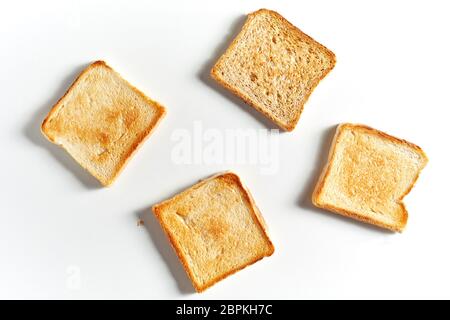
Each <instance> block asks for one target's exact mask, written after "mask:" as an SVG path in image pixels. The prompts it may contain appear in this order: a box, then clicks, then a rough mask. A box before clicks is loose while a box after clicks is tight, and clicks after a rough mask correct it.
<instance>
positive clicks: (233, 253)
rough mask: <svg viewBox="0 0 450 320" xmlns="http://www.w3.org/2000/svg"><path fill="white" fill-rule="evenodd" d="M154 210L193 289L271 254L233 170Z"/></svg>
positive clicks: (263, 226)
mask: <svg viewBox="0 0 450 320" xmlns="http://www.w3.org/2000/svg"><path fill="white" fill-rule="evenodd" d="M152 209H153V212H154V214H155V216H156V217H157V219H158V220H159V222H160V224H161V227H162V228H163V230H164V231H165V233H166V234H167V236H168V238H169V240H170V243H171V245H172V247H173V248H174V249H175V251H176V253H177V255H178V257H179V259H180V260H181V262H182V264H183V266H184V268H185V270H186V272H187V274H188V275H189V278H190V279H191V281H192V284H193V286H194V288H195V289H196V290H197V292H201V291H203V290H205V289H207V288H209V287H210V286H212V285H213V284H215V283H216V282H218V281H219V280H222V279H224V278H225V277H227V276H229V275H231V274H233V273H235V272H237V271H239V270H241V269H243V268H245V267H246V266H248V265H250V264H253V263H255V262H256V261H258V260H260V259H262V258H264V257H267V256H270V255H272V253H273V252H274V246H273V244H272V242H271V241H270V239H269V236H268V235H267V230H266V224H265V222H264V219H263V217H262V215H261V213H260V211H259V210H258V208H257V207H256V205H255V202H254V200H253V198H252V196H251V195H250V192H249V191H248V190H247V189H246V188H245V187H244V185H243V184H242V182H241V180H240V178H239V177H238V176H237V175H236V174H234V173H231V172H225V173H221V174H217V175H215V176H212V177H210V178H208V179H206V180H203V181H200V182H199V183H197V184H195V185H194V186H192V187H190V188H189V189H187V190H185V191H183V192H181V193H179V194H178V195H176V196H174V197H173V198H171V199H169V200H166V201H164V202H161V203H159V204H156V205H155V206H153V208H152Z"/></svg>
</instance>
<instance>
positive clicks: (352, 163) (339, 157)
mask: <svg viewBox="0 0 450 320" xmlns="http://www.w3.org/2000/svg"><path fill="white" fill-rule="evenodd" d="M427 162H428V159H427V156H426V155H425V153H424V152H423V151H422V149H421V148H419V147H418V146H416V145H414V144H412V143H410V142H407V141H405V140H402V139H398V138H395V137H393V136H390V135H388V134H386V133H384V132H381V131H379V130H375V129H373V128H370V127H367V126H364V125H358V124H348V123H345V124H341V125H340V126H338V128H337V131H336V134H335V137H334V141H333V144H332V147H331V149H330V153H329V158H328V163H327V165H326V166H325V168H324V170H323V172H322V175H321V177H320V178H319V181H318V183H317V185H316V188H315V190H314V193H313V196H312V201H313V203H314V204H315V205H316V206H317V207H320V208H324V209H327V210H330V211H333V212H336V213H339V214H342V215H345V216H349V217H351V218H355V219H358V220H361V221H364V222H367V223H371V224H374V225H377V226H379V227H383V228H387V229H390V230H393V231H402V230H403V229H404V227H405V226H406V222H407V219H408V213H407V211H406V208H405V205H404V204H403V202H402V199H403V198H404V197H405V195H406V194H408V193H409V191H410V190H411V188H412V187H413V185H414V183H415V182H416V180H417V178H418V176H419V173H420V172H421V170H422V169H423V168H424V167H425V165H426V163H427Z"/></svg>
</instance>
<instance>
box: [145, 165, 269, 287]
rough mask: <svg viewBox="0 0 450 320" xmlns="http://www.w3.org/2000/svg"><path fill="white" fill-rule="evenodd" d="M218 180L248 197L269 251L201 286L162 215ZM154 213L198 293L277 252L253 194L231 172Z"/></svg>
mask: <svg viewBox="0 0 450 320" xmlns="http://www.w3.org/2000/svg"><path fill="white" fill-rule="evenodd" d="M217 178H222V179H224V181H226V182H227V184H237V186H238V187H239V188H241V189H242V190H243V191H244V192H243V194H244V196H245V197H246V201H247V202H248V203H249V204H250V208H251V213H252V218H253V221H254V222H255V223H256V224H257V225H258V227H259V228H260V230H261V231H262V232H263V235H264V238H265V241H266V242H267V245H268V246H269V251H268V252H267V253H266V254H264V255H261V256H258V257H256V258H255V259H253V260H250V261H248V262H247V263H246V264H244V265H241V266H238V267H236V268H233V269H232V270H229V271H228V272H225V273H223V274H221V275H218V276H216V277H215V278H213V279H211V280H210V281H209V282H207V283H205V284H204V285H200V284H199V283H197V281H196V279H195V276H194V274H193V273H192V269H191V268H190V267H189V263H188V262H187V261H186V259H185V257H184V255H183V254H182V249H181V245H180V243H179V241H177V239H175V238H174V237H173V236H172V234H171V232H170V230H169V226H167V225H166V224H165V223H164V222H163V220H162V218H161V214H162V212H163V210H164V208H165V207H166V206H167V205H168V204H169V203H171V202H172V201H176V199H179V198H181V197H183V196H185V195H187V194H189V193H190V192H191V191H192V190H195V189H198V188H200V187H201V186H203V185H204V184H206V183H207V182H209V181H211V180H214V179H217ZM152 211H153V213H154V215H155V217H156V218H157V220H158V221H159V224H160V225H161V227H162V229H163V230H164V233H165V234H166V236H167V238H168V239H169V242H170V245H171V246H172V248H173V249H174V251H175V253H176V254H177V256H178V258H179V259H180V261H181V264H182V265H183V268H184V270H185V271H186V273H187V274H188V276H189V278H190V280H191V282H192V285H193V286H194V288H195V290H196V291H197V292H199V293H200V292H203V291H205V290H206V289H208V288H209V287H211V286H213V285H214V284H216V283H217V282H219V281H220V280H223V279H225V278H227V277H228V276H230V275H232V274H234V273H236V272H238V271H240V270H242V269H244V268H245V267H247V266H249V265H252V264H254V263H255V262H257V261H259V260H261V259H263V258H265V257H268V256H271V255H272V254H273V253H274V251H275V247H274V245H273V243H272V241H271V240H270V238H269V236H268V233H267V226H266V223H265V221H264V219H263V217H262V215H261V212H260V211H259V209H258V208H257V207H256V205H255V202H254V200H253V198H252V196H251V194H250V193H249V192H248V189H247V188H246V187H245V186H244V185H243V183H242V181H241V179H240V178H239V176H238V175H237V174H235V173H233V172H230V171H226V172H221V173H218V174H215V175H213V176H211V177H209V178H206V179H203V180H200V181H199V182H198V183H196V184H194V185H193V186H191V187H189V188H187V189H185V190H184V191H182V192H180V193H178V194H177V195H175V196H173V197H172V198H170V199H167V200H165V201H163V202H160V203H158V204H155V205H154V206H153V207H152Z"/></svg>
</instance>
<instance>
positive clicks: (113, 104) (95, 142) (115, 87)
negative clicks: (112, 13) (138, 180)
mask: <svg viewBox="0 0 450 320" xmlns="http://www.w3.org/2000/svg"><path fill="white" fill-rule="evenodd" d="M164 115H165V108H164V107H162V106H161V105H160V104H158V103H157V102H155V101H152V100H150V99H149V98H147V97H146V96H145V95H144V94H143V93H142V92H140V91H139V90H138V89H136V88H135V87H133V86H132V85H130V84H129V83H128V82H127V81H126V80H124V79H123V78H122V77H121V76H120V75H119V74H118V73H117V72H115V71H114V70H113V69H112V68H111V67H109V66H108V65H107V64H106V63H105V62H103V61H96V62H94V63H92V64H91V65H89V66H88V67H87V68H86V69H85V70H84V71H83V72H82V73H81V74H80V75H79V77H78V78H77V79H76V80H75V82H74V83H73V84H72V86H71V87H70V88H69V89H68V91H67V92H66V93H65V94H64V96H63V97H62V98H61V99H60V100H59V101H58V102H57V103H56V104H55V105H54V106H53V108H52V110H51V111H50V113H49V114H48V116H47V118H46V119H45V120H44V122H43V123H42V126H41V130H42V132H43V134H44V135H45V136H46V137H47V139H49V140H50V141H51V142H53V143H55V144H58V145H60V146H61V147H63V148H64V149H65V150H66V151H67V152H68V153H69V154H70V155H71V156H72V157H73V158H74V159H75V160H76V161H77V162H78V163H79V164H80V165H81V166H82V167H83V168H85V169H86V170H88V171H89V172H90V173H91V174H92V175H93V176H94V177H96V178H97V179H98V180H99V181H100V183H102V184H103V185H104V186H109V185H111V184H112V183H113V181H114V180H115V178H116V177H117V176H118V174H119V173H120V171H121V170H122V169H123V168H124V166H125V165H126V163H127V161H128V160H129V159H130V157H131V156H132V154H133V153H134V152H135V151H136V150H137V148H138V147H139V146H140V145H141V143H142V142H143V141H144V140H145V139H146V138H147V137H148V136H149V134H150V132H151V131H152V130H153V129H154V128H155V127H156V125H157V124H158V123H159V121H160V120H161V119H162V117H163V116H164Z"/></svg>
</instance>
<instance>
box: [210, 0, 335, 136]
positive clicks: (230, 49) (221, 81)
mask: <svg viewBox="0 0 450 320" xmlns="http://www.w3.org/2000/svg"><path fill="white" fill-rule="evenodd" d="M261 13H267V14H270V15H271V16H272V17H273V18H274V19H276V20H278V21H280V22H281V23H283V24H284V25H286V26H287V27H288V29H289V30H290V32H292V33H294V34H297V35H298V36H299V37H300V38H302V39H306V40H308V41H309V42H312V43H314V44H315V45H316V46H318V47H319V48H321V49H322V51H323V53H324V54H325V55H327V56H328V58H329V59H330V61H331V65H330V67H328V68H326V69H325V70H324V72H323V73H322V74H321V76H320V77H319V78H317V79H315V80H314V81H313V82H312V84H311V89H310V90H309V92H307V94H306V95H305V97H304V99H303V100H302V101H298V104H297V106H296V107H298V108H299V110H300V111H299V112H298V113H297V114H296V116H295V119H294V122H292V123H289V124H287V125H286V124H284V123H282V122H281V121H279V120H278V119H277V118H276V117H275V116H274V115H273V114H272V113H270V112H268V111H267V110H265V109H264V108H262V107H261V106H260V105H259V104H258V103H256V102H255V101H252V100H251V99H250V98H248V97H247V96H246V95H244V94H242V93H241V92H239V90H237V89H236V88H235V87H234V86H232V85H230V84H229V83H227V82H226V81H225V80H224V79H222V77H221V76H220V74H219V73H220V72H219V70H218V69H219V64H220V62H221V60H222V59H223V57H226V56H229V55H230V54H231V52H233V50H234V49H235V48H236V46H237V45H238V43H239V42H240V41H241V39H242V36H243V34H245V33H246V31H247V30H248V29H249V27H250V25H251V22H252V20H253V19H254V18H255V17H256V16H258V15H259V14H261ZM335 65H336V56H335V54H334V53H333V52H332V51H331V50H329V49H328V48H327V47H325V46H324V45H322V44H320V43H319V42H317V41H316V40H314V39H313V38H312V37H310V36H308V35H307V34H305V33H304V32H303V31H301V30H300V29H299V28H297V27H296V26H294V25H293V24H292V23H290V22H289V21H288V20H286V19H285V18H284V17H283V16H282V15H280V14H279V13H278V12H275V11H272V10H268V9H259V10H257V11H255V12H252V13H250V14H248V15H247V20H246V22H245V23H244V26H243V27H242V30H241V31H240V32H239V34H238V35H237V36H236V37H235V38H234V39H233V41H232V42H231V44H230V45H229V47H228V48H227V49H226V50H225V52H224V53H223V55H222V56H221V57H220V58H219V59H218V60H217V62H216V63H215V64H214V66H213V67H212V69H211V72H210V74H211V77H212V78H213V79H214V80H216V81H217V82H218V83H219V84H220V85H222V86H223V87H224V88H226V89H227V90H229V91H231V92H232V93H233V94H234V95H236V96H237V97H239V98H240V99H241V100H242V101H244V102H245V103H247V104H248V105H250V106H251V107H253V108H254V109H256V110H257V111H259V112H261V113H262V114H263V115H264V116H265V117H266V118H268V119H270V120H271V121H273V122H274V123H275V124H276V125H277V126H278V127H279V128H281V129H283V130H285V131H292V130H294V129H295V127H296V126H297V123H298V121H299V119H300V116H301V114H302V112H303V108H304V105H305V104H306V102H307V101H308V99H309V97H310V95H311V93H312V92H313V91H314V89H315V88H316V87H317V85H318V84H319V82H320V81H321V80H322V79H323V78H325V76H326V75H327V74H328V73H329V72H330V71H331V70H332V69H333V68H334V66H335Z"/></svg>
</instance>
